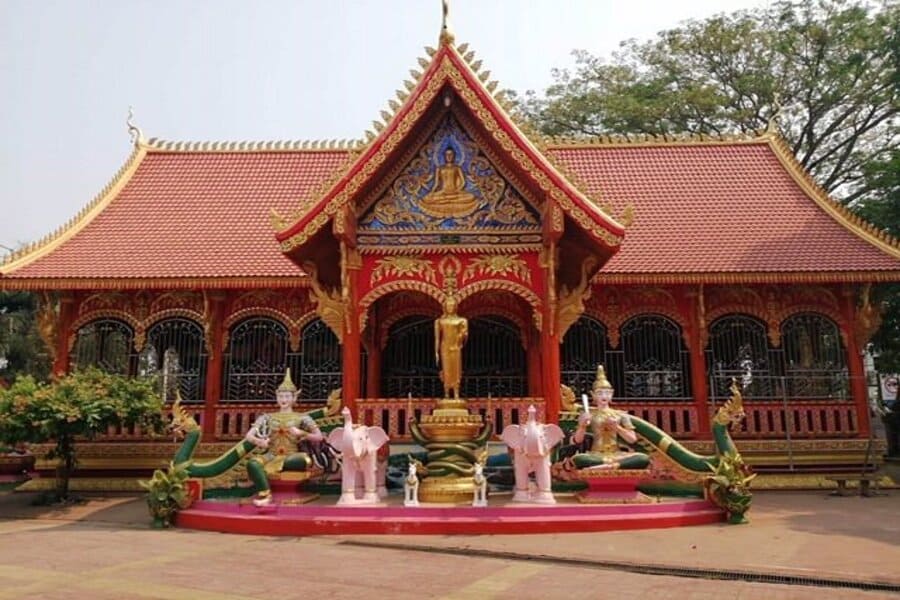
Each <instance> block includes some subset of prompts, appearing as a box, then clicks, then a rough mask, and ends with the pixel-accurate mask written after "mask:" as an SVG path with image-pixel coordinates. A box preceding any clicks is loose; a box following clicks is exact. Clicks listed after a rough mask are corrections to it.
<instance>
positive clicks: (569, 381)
mask: <svg viewBox="0 0 900 600" xmlns="http://www.w3.org/2000/svg"><path fill="white" fill-rule="evenodd" d="M616 354H617V353H615V352H613V350H612V349H611V348H610V347H609V338H608V337H607V335H606V326H605V325H603V323H601V322H600V321H598V320H597V319H595V318H593V317H590V316H588V315H582V316H581V317H580V318H579V319H578V321H576V322H575V323H574V324H573V325H572V326H571V327H570V328H569V330H568V331H567V332H566V335H565V337H564V338H563V343H562V347H561V348H560V367H561V368H560V378H561V381H562V383H563V384H565V385H567V386H569V387H570V388H572V390H574V391H575V393H576V394H583V393H587V392H589V391H590V389H591V386H592V385H593V383H594V379H595V377H596V375H597V365H604V366H605V367H606V371H607V376H613V377H615V372H616V371H619V373H620V374H621V365H620V361H617V360H616V358H617V356H616ZM610 381H611V382H613V385H616V383H615V382H614V380H613V379H610Z"/></svg>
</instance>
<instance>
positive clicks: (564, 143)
mask: <svg viewBox="0 0 900 600" xmlns="http://www.w3.org/2000/svg"><path fill="white" fill-rule="evenodd" d="M768 135H771V133H769V132H768V131H767V130H764V129H763V130H759V131H756V132H753V133H720V134H707V133H692V132H683V133H663V134H651V133H627V134H622V133H610V134H603V135H591V136H574V135H572V136H541V137H540V144H541V146H540V147H541V149H543V150H566V149H568V148H596V147H609V146H631V147H642V146H695V145H696V146H715V145H723V144H725V145H727V144H759V143H764V142H765V141H766V138H767V136H768Z"/></svg>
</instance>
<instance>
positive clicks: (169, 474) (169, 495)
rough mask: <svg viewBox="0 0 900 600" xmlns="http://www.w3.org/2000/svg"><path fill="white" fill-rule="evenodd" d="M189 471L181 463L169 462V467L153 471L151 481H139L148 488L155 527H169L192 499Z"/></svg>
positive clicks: (148, 500)
mask: <svg viewBox="0 0 900 600" xmlns="http://www.w3.org/2000/svg"><path fill="white" fill-rule="evenodd" d="M187 479H188V472H187V469H186V468H185V467H183V466H181V465H178V466H176V465H175V463H171V462H170V463H169V468H168V469H166V470H165V471H163V470H162V469H157V470H155V471H154V472H153V477H151V478H150V481H139V482H138V483H139V484H140V485H141V487H142V488H144V489H145V490H147V507H148V508H149V509H150V516H151V517H153V527H154V528H157V529H162V528H165V527H169V526H170V525H171V524H172V520H173V519H174V518H175V513H177V512H178V511H179V510H180V509H182V508H187V506H188V504H189V503H190V501H191V498H190V495H189V494H188V490H187V485H186V482H187Z"/></svg>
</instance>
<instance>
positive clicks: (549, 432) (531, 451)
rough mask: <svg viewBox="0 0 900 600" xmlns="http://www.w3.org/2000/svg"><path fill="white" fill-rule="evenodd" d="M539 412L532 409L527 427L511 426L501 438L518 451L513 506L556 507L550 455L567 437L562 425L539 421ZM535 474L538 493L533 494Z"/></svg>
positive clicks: (515, 458)
mask: <svg viewBox="0 0 900 600" xmlns="http://www.w3.org/2000/svg"><path fill="white" fill-rule="evenodd" d="M536 413H537V410H536V409H535V408H534V406H529V407H528V420H527V421H526V423H525V424H524V425H507V426H506V427H505V428H504V429H503V433H502V434H501V435H500V439H502V440H503V441H504V442H506V445H507V446H509V447H510V448H511V449H512V450H513V451H514V459H513V470H514V471H515V474H516V490H515V493H514V494H513V498H512V500H513V502H536V503H538V504H556V499H555V498H554V497H553V492H552V491H551V490H550V452H551V451H552V450H553V447H554V446H555V445H557V444H558V443H559V442H561V441H562V439H563V437H565V434H564V433H563V430H562V429H560V428H559V426H558V425H554V424H552V423H549V424H542V423H538V422H537V421H536V420H535V414H536ZM530 473H534V479H535V482H536V483H537V491H536V492H535V493H533V494H532V493H530V492H529V489H528V475H529V474H530Z"/></svg>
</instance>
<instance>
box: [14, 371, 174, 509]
mask: <svg viewBox="0 0 900 600" xmlns="http://www.w3.org/2000/svg"><path fill="white" fill-rule="evenodd" d="M162 407H163V404H162V398H161V396H160V395H159V394H157V393H156V392H155V391H154V389H153V385H152V382H151V381H150V380H145V379H128V378H126V377H122V376H119V375H110V374H108V373H104V372H103V371H100V370H98V369H93V368H91V369H86V370H84V371H78V372H75V373H72V374H70V375H66V376H65V377H62V378H61V379H59V380H57V381H56V382H54V383H52V384H49V385H48V384H42V383H38V382H36V381H35V379H34V378H33V377H31V376H30V375H24V376H21V377H19V378H17V379H16V381H15V383H14V384H13V385H12V386H11V387H10V388H9V389H7V390H3V391H0V443H6V444H9V445H15V444H18V443H21V442H26V443H44V442H53V443H54V448H53V450H51V451H50V453H49V454H48V458H51V459H58V460H59V466H58V467H57V479H56V483H57V489H56V496H57V499H59V500H67V499H68V498H69V478H70V477H71V475H72V473H73V471H74V470H75V468H76V465H77V446H76V444H77V442H78V441H79V440H81V439H88V440H90V439H93V438H95V437H96V436H97V435H100V434H103V433H106V432H107V430H108V429H109V427H111V426H115V425H123V426H131V425H136V426H139V427H141V428H142V429H143V430H144V431H157V432H158V431H161V430H162V426H163V419H162Z"/></svg>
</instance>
